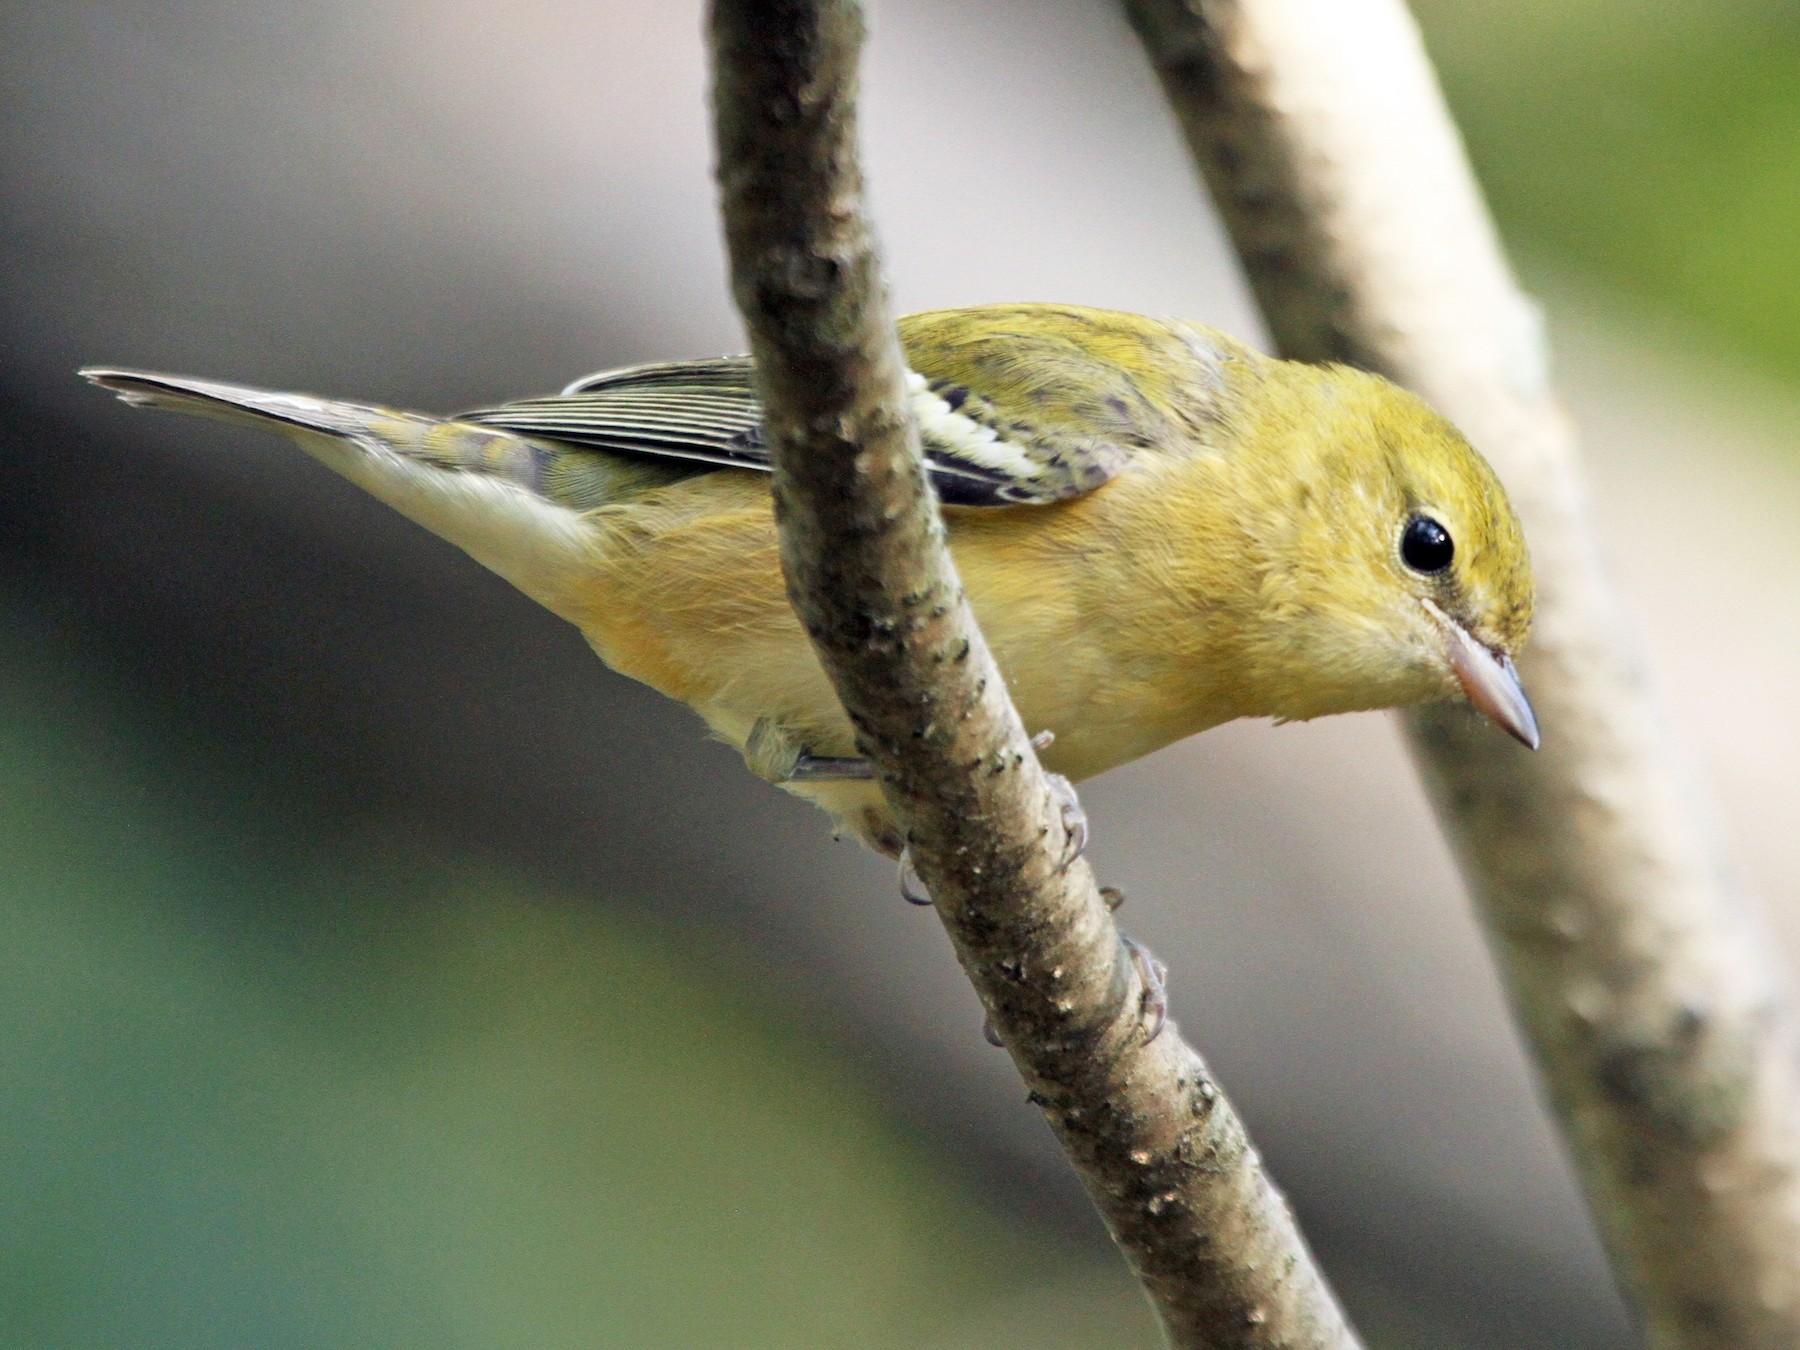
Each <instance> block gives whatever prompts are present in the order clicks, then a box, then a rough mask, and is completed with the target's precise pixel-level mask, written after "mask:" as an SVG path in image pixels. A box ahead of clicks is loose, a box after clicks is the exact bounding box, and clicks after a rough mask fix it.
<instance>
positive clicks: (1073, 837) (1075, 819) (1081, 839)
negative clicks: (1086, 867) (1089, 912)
mask: <svg viewBox="0 0 1800 1350" xmlns="http://www.w3.org/2000/svg"><path fill="white" fill-rule="evenodd" d="M1044 781H1045V782H1047V783H1049V784H1050V798H1051V800H1052V801H1054V802H1055V803H1056V808H1057V811H1058V812H1059V813H1060V815H1061V816H1062V827H1063V854H1062V866H1063V867H1064V868H1065V869H1066V868H1067V867H1068V866H1069V864H1070V863H1072V862H1074V861H1075V860H1076V859H1077V858H1079V857H1080V856H1081V855H1082V854H1083V853H1086V852H1087V846H1088V817H1087V809H1086V808H1085V807H1083V806H1082V804H1081V798H1079V797H1077V796H1076V795H1075V785H1074V784H1073V783H1071V782H1070V781H1069V780H1068V779H1067V778H1064V777H1063V776H1062V775H1061V774H1060V773H1047V774H1045V775H1044Z"/></svg>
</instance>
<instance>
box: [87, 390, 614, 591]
mask: <svg viewBox="0 0 1800 1350" xmlns="http://www.w3.org/2000/svg"><path fill="white" fill-rule="evenodd" d="M81 374H82V376H83V377H84V378H85V379H88V380H90V381H92V382H93V383H94V384H97V385H99V386H100V387H101V388H103V389H109V390H111V391H112V392H113V393H115V394H117V395H118V396H119V397H120V398H121V399H123V400H124V401H125V402H127V403H129V404H131V405H133V406H134V407H142V408H159V409H165V410H168V411H171V412H184V413H194V414H198V415H200V416H203V417H211V418H216V419H219V420H221V421H226V422H235V423H239V424H241V425H245V426H253V427H257V428H260V429H261V430H264V431H275V432H280V433H281V434H283V435H285V436H287V437H288V438H289V439H290V440H292V441H294V442H295V443H296V444H297V445H299V446H300V448H301V449H303V450H305V451H306V452H307V453H308V454H310V455H312V456H313V458H315V459H317V460H319V461H320V462H322V463H323V464H325V465H326V466H327V467H329V468H331V469H334V470H336V471H337V472H338V473H340V474H342V475H343V476H344V477H346V478H348V479H350V480H351V481H352V482H354V483H356V484H357V485H358V486H360V487H362V488H364V489H366V490H367V491H368V492H370V493H371V494H373V495H374V496H376V497H378V498H380V499H381V500H382V501H384V502H386V503H387V504H388V505H389V506H392V507H393V508H394V509H395V510H397V511H399V512H400V513H401V514H402V515H405V516H407V517H409V518H410V519H412V520H415V521H417V522H418V523H419V524H421V525H423V526H425V528H426V529H428V530H431V531H432V532H433V533H435V534H438V535H440V536H442V537H443V538H444V539H447V540H449V541H450V542H451V543H453V544H455V545H456V546H457V547H459V548H461V549H462V550H463V551H465V552H466V553H468V554H469V555H470V556H471V557H473V558H474V559H475V560H476V561H477V562H479V563H481V564H482V565H483V566H485V567H487V568H489V569H491V570H492V571H494V572H497V573H499V574H500V575H501V576H503V577H505V578H506V579H507V580H508V581H510V582H512V583H513V584H514V585H515V586H517V587H518V588H519V589H520V590H522V591H524V592H525V593H526V594H527V595H529V596H531V597H532V599H534V600H536V601H538V602H539V603H540V604H542V605H544V606H545V607H546V608H548V609H550V610H551V611H552V612H554V613H556V614H558V615H560V616H562V617H563V618H566V619H569V620H570V621H571V622H576V621H577V616H578V615H579V614H582V613H584V612H586V611H587V610H589V609H590V608H591V605H584V604H583V603H582V600H583V590H584V581H585V580H586V578H587V576H588V575H590V574H591V572H592V568H593V556H594V544H595V538H594V534H593V531H592V527H591V526H590V525H589V523H588V522H587V521H586V520H585V519H584V518H583V515H582V512H581V510H579V509H576V508H575V507H574V506H572V505H570V504H565V503H564V502H562V501H558V500H556V499H555V497H553V496H551V495H548V494H547V493H546V492H545V490H544V488H545V483H546V472H545V470H546V466H547V465H550V464H552V463H553V462H554V461H555V460H557V459H558V458H560V457H561V454H562V451H561V448H559V447H553V446H547V445H545V444H543V443H542V442H537V441H533V440H530V439H528V438H526V437H522V436H517V435H514V434H512V433H510V432H505V431H499V430H496V429H494V428H491V427H480V426H475V425H473V424H471V423H467V422H457V421H452V420H448V419H444V418H436V417H427V416H424V415H422V414H419V413H406V412H397V411H394V410H391V409H387V408H378V407H372V406H367V405H363V404H356V403H344V402H339V401H337V400H333V399H322V398H314V397H312V396H311V395H308V394H287V393H277V392H274V391H271V390H267V389H253V388H250V387H248V386H245V385H237V384H227V383H224V382H223V381H218V380H201V379H193V378H190V377H187V376H174V375H160V374H153V373H151V372H148V371H138V370H120V369H112V368H106V367H89V368H88V369H85V370H83V371H82V372H81ZM568 476H569V475H568V473H567V472H566V469H565V471H564V472H563V473H562V474H561V475H559V480H560V479H566V478H567V477H568ZM585 495H587V496H589V497H592V496H594V493H593V492H592V491H591V490H589V491H587V492H586V493H585ZM595 504H599V503H595ZM589 598H590V599H591V597H589Z"/></svg>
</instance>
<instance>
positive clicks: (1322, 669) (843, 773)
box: [87, 305, 1536, 851]
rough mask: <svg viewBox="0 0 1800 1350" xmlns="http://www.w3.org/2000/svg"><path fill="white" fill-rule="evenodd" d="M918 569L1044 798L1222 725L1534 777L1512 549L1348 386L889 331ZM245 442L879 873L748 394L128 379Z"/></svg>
mask: <svg viewBox="0 0 1800 1350" xmlns="http://www.w3.org/2000/svg"><path fill="white" fill-rule="evenodd" d="M901 335H902V339H903V342H904V345H905V348H906V354H907V358H908V362H909V364H910V366H911V368H912V370H913V371H914V372H915V375H914V376H913V380H912V388H913V407H914V412H915V414H916V416H917V418H918V420H919V424H920V429H921V435H922V438H923V440H924V442H925V446H926V449H927V457H928V460H929V461H930V468H931V473H932V477H933V480H934V482H935V483H936V484H937V485H938V488H939V491H940V494H941V495H942V496H943V498H944V500H945V502H946V505H945V507H944V510H945V513H946V520H947V524H948V533H949V539H950V546H951V550H952V552H953V554H954V556H955V559H956V565H957V567H958V570H959V571H960V573H961V575H962V578H963V581H964V584H965V586H966V588H967V590H968V594H969V598H970V600H971V602H972V604H973V606H974V609H975V613H976V616H977V618H978V619H979V620H980V623H981V626H982V629H983V631H984V632H985V633H986V635H987V638H988V641H989V643H990V644H991V645H992V647H993V650H994V654H995V657H996V659H997V661H998V663H999V665H1000V668H1001V670H1002V671H1003V672H1004V673H1005V675H1006V678H1007V682H1008V685H1009V687H1010V688H1011V691H1012V694H1013V698H1014V700H1015V702H1016V703H1017V704H1018V707H1019V711H1020V714H1021V715H1022V717H1023V718H1024V720H1025V723H1026V725H1027V726H1028V727H1030V728H1032V729H1033V730H1040V729H1041V730H1046V731H1050V732H1053V733H1054V734H1055V739H1054V742H1053V743H1052V744H1051V745H1050V746H1049V748H1048V749H1047V750H1046V752H1045V754H1044V759H1045V762H1046V764H1047V766H1048V767H1050V768H1051V769H1052V770H1054V771H1057V772H1060V773H1063V774H1066V775H1068V776H1069V777H1070V778H1072V779H1077V780H1079V779H1082V778H1086V777H1088V776H1091V775H1093V774H1096V773H1099V772H1101V771H1103V770H1105V769H1108V768H1111V767H1113V766H1114V765H1117V764H1122V763H1125V762H1126V761H1129V760H1131V759H1135V758H1137V757H1138V756H1140V755H1143V754H1146V753H1148V752H1150V751H1151V750H1154V749H1156V748H1158V747H1159V746H1162V745H1166V744H1168V743H1169V742H1171V741H1173V740H1176V739H1179V738H1181V737H1183V736H1187V735H1191V734H1193V733H1194V732H1197V731H1202V730H1204V729H1206V728H1207V727H1210V726H1215V725H1217V724H1218V723H1220V722H1224V721H1228V720H1230V719H1232V718H1237V717H1249V716H1270V717H1277V718H1308V717H1316V716H1320V715H1322V714H1326V713H1333V712H1344V711H1350V710H1353V709H1360V708H1375V707H1388V706H1394V705H1400V704H1408V703H1416V702H1422V701H1426V700H1430V699H1437V698H1444V697H1452V696H1456V695H1459V694H1460V695H1463V696H1466V697H1468V698H1469V699H1470V701H1471V702H1473V703H1474V704H1475V705H1476V706H1477V707H1479V708H1480V709H1481V710H1482V711H1483V712H1485V713H1487V714H1488V715H1489V716H1491V717H1493V718H1494V719H1495V720H1496V721H1498V722H1500V723H1501V724H1502V725H1503V726H1505V727H1506V728H1507V729H1508V730H1510V731H1512V732H1513V733H1514V734H1515V735H1517V736H1518V737H1519V738H1520V739H1523V740H1526V741H1528V742H1530V743H1533V744H1535V741H1536V728H1535V724H1534V723H1533V722H1532V720H1531V714H1530V709H1529V705H1527V704H1526V703H1525V700H1524V697H1523V694H1522V693H1521V692H1520V691H1519V688H1518V684H1517V680H1516V678H1515V677H1514V675H1513V672H1512V665H1511V659H1510V658H1511V655H1512V653H1514V652H1515V651H1516V650H1517V649H1518V647H1519V646H1520V644H1521V643H1522V642H1523V641H1524V639H1525V635H1526V630H1527V628H1528V626H1529V623H1530V616H1531V577H1530V570H1529V566H1528V563H1527V559H1526V552H1525V545H1524V539H1523V536H1522V534H1521V532H1520V529H1519V526H1518V522H1517V520H1516V518H1515V517H1514V515H1513V512H1512V509H1511V507H1510V506H1509V505H1508V503H1507V500H1506V496H1505V493H1504V492H1503V490H1502V489H1501V487H1500V484H1499V482H1498V481H1497V479H1496V478H1495V477H1494V474H1493V472H1492V471H1491V470H1490V469H1489V468H1488V466H1487V465H1486V464H1485V463H1484V462H1483V461H1482V459H1481V458H1480V456H1478V455H1477V454H1476V453H1475V452H1474V451H1473V450H1472V449H1471V448H1470V447H1469V446H1468V444H1467V443H1466V442H1465V441H1464V440H1463V438H1462V437H1461V436H1460V435H1458V434H1457V432H1456V431H1455V430H1454V429H1453V428H1452V427H1450V426H1449V424H1448V423H1446V422H1445V421H1443V419H1441V418H1440V417H1438V416H1437V415H1436V414H1435V413H1433V412H1432V411H1431V410H1430V409H1429V408H1427V407H1426V406H1425V405H1424V404H1423V403H1421V402H1419V401H1418V400H1417V399H1416V398H1414V397H1413V396H1411V395H1410V394H1407V393H1405V392H1404V391H1402V390H1400V389H1397V388H1396V387H1394V386H1393V385H1391V384H1388V383H1387V382H1385V381H1383V380H1380V379H1378V378H1376V377H1374V376H1370V375H1365V374H1362V373H1360V372H1356V371H1352V370H1347V369H1343V368H1339V367H1312V366H1305V365H1299V364H1295V363H1292V362H1284V361H1276V360H1272V359H1270V358H1267V357H1263V356H1260V355H1258V354H1256V353H1254V352H1251V351H1250V350H1248V349H1247V348H1245V347H1243V346H1241V345H1240V344H1238V343H1236V342H1233V341H1232V340H1231V339H1229V338H1226V337H1224V336H1222V335H1220V334H1218V333H1215V332H1212V331H1210V330H1206V329H1202V328H1199V327H1197V326H1193V325H1188V324H1183V323H1175V322H1163V321H1158V320H1151V319H1145V318H1140V317H1137V316H1134V315H1126V314H1115V313H1110V312H1106V311H1098V310H1086V309H1077V308H1073V307H1066V306H1049V305H1009V306H993V307H988V308H983V309H969V310H946V311H938V312H935V313H929V314H921V315H913V316H911V317H909V318H907V319H904V320H902V321H901ZM87 373H88V374H89V376H90V378H93V379H95V380H96V381H97V382H99V383H101V384H104V385H106V386H107V387H109V388H113V389H116V390H118V391H119V392H120V393H121V394H123V395H124V396H125V397H126V398H127V399H129V400H131V401H134V402H142V403H149V404H154V405H158V406H166V407H174V408H179V409H182V410H186V411H195V412H202V413H208V414H211V415H215V416H223V417H228V418H232V419H235V420H247V421H251V422H257V423H262V424H265V425H268V426H270V427H271V428H272V429H274V430H279V431H282V432H284V433H286V434H288V435H289V436H291V437H292V438H293V439H295V440H296V441H298V442H299V443H300V444H301V445H302V446H303V447H304V448H305V449H307V450H308V451H309V452H310V453H312V454H314V455H316V456H317V457H319V458H320V459H322V460H324V461H325V462H326V463H328V464H330V465H331V466H332V467H334V468H336V469H338V470H339V471H340V472H342V473H344V474H345V475H346V476H348V477H350V478H352V479H353V480H354V481H356V482H358V483H360V484H362V486H364V487H365V488H367V489H369V490H370V491H371V492H373V493H374V494H375V495H377V496H379V497H381V498H383V500H386V501H388V502H390V503H391V504H392V505H394V506H396V507H397V508H398V509H400V510H401V511H403V512H405V513H406V514H407V515H409V516H412V517H413V518H414V519H416V520H418V521H420V522H421V523H422V524H425V525H426V526H428V527H429V528H431V529H433V530H435V531H437V532H438V533H439V534H441V535H443V536H444V537H445V538H447V539H449V540H451V541H452V542H453V543H456V544H458V545H460V546H462V547H463V548H464V549H466V550H467V551H468V552H469V553H471V554H472V555H473V556H474V557H476V558H477V559H478V560H480V561H481V562H483V563H484V564H486V565H487V566H489V567H491V568H493V569H494V570H495V571H497V572H499V573H500V574H501V575H503V576H506V577H507V578H509V579H510V580H512V581H513V582H515V584H517V585H518V586H519V587H520V588H521V589H523V590H524V591H526V593H527V594H530V595H532V596H533V597H534V598H536V599H538V600H539V601H541V602H542V603H544V604H545V605H547V606H549V607H550V608H551V609H552V610H554V611H555V612H556V613H558V614H560V615H561V616H562V617H564V618H566V619H568V620H569V621H570V622H572V623H574V624H575V625H576V626H577V627H578V628H580V630H581V631H582V633H583V634H584V635H586V637H587V639H588V641H589V642H590V643H591V644H592V645H593V647H594V649H595V650H596V651H597V652H598V653H599V654H600V656H601V657H602V658H603V659H604V660H605V661H606V662H607V663H608V664H609V665H611V666H612V667H614V668H615V669H617V670H619V671H621V672H623V673H624V674H626V675H630V676H632V677H633V678H635V679H639V680H642V681H644V682H645V683H646V684H649V685H651V686H652V687H654V688H656V689H659V690H661V691H662V692H664V693H666V694H668V695H670V696H671V697H674V698H677V699H680V700H681V701H682V702H684V703H687V704H688V705H690V706H691V707H693V708H694V709H695V710H696V711H697V712H699V713H700V715H701V716H702V717H704V718H705V719H706V721H707V723H708V724H709V725H710V726H711V727H712V729H713V730H714V731H715V732H716V733H717V734H718V735H719V736H721V737H722V738H723V739H725V740H727V741H729V742H730V743H731V744H733V745H735V746H737V747H738V748H739V749H740V750H745V751H746V758H747V759H748V760H749V761H750V763H751V766H752V768H754V769H756V770H757V771H758V772H760V773H762V774H763V775H764V776H765V777H770V778H773V779H776V780H777V781H781V782H782V784H783V786H786V787H788V788H789V789H790V790H792V791H795V792H799V793H801V794H803V795H805V796H808V797H810V798H812V799H813V800H815V801H817V802H819V803H820V804H821V805H822V806H824V807H825V808H826V809H827V810H829V811H830V812H831V813H832V814H833V815H834V816H835V817H837V818H838V819H839V820H840V821H841V822H842V823H843V824H844V825H846V826H847V827H848V828H849V829H851V830H853V831H854V832H856V833H857V834H859V835H861V836H862V837H863V838H865V839H866V840H868V841H869V842H870V843H872V844H874V845H876V846H877V847H880V848H883V849H886V850H888V851H892V850H893V847H894V841H895V835H894V831H893V828H892V825H891V822H890V821H889V820H888V818H887V814H886V810H885V807H884V806H883V804H882V801H881V798H880V794H879V791H878V790H877V789H876V787H875V785H874V784H873V783H872V782H870V781H868V780H867V779H866V778H858V777H856V776H855V774H856V772H857V766H856V764H855V763H854V762H847V761H850V759H851V757H853V756H854V755H855V745H854V742H853V738H852V735H851V731H850V727H849V724H848V722H847V721H846V719H845V717H844V714H843V712H842V710H841V709H840V708H839V706H838V703H837V700H836V697H835V696H834V694H833V693H832V691H831V688H830V685H829V684H828V683H827V681H826V679H825V676H824V674H823V672H822V671H821V670H820V668H819V666H818V663H817V661H816V660H815V659H814V656H813V653H812V649H811V647H810V645H809V644H808V642H807V639H806V636H805V634H804V632H803V631H802V630H801V628H800V626H799V624H798V622H797V621H796V619H795V617H794V615H793V612H792V611H791V610H790V608H789V607H788V603H787V599H786V596H785V593H784V590H783V586H782V580H781V575H780V567H779V562H778V554H777V546H776V536H775V527H774V521H773V518H772V513H771V510H770V498H769V492H768V481H767V478H766V476H765V475H764V474H763V473H762V472H760V470H761V469H763V468H766V465H767V455H766V449H765V447H764V446H763V443H762V440H761V432H760V419H759V415H758V410H757V406H756V401H755V395H754V387H753V382H752V379H751V372H750V370H749V367H748V364H747V363H746V362H744V361H742V360H730V359H726V360H719V361H706V362H689V363H680V364H674V365H668V366H648V367H636V368H633V369H632V370H630V371H624V372H614V373H610V374H606V375H601V376H596V377H593V378H591V379H589V380H586V381H582V382H580V383H579V384H577V385H574V386H571V388H570V390H569V391H566V392H565V394H563V395H561V396H557V397H555V398H548V399H536V400H528V401H524V402H521V403H518V404H511V405H507V406H505V407H501V408H497V409H489V410H485V411H482V412H477V413H471V414H465V415H463V416H462V417H461V418H456V419H437V418H426V417H420V416H417V415H413V414H403V413H394V412H391V411H388V410H384V409H375V408H367V407H362V406H359V405H354V404H344V403H334V402H328V401H325V400H319V399H312V398H308V397H306V396H302V395H283V394H269V393H264V392H262V391H257V390H250V389H243V388H240V387H237V386H231V385H220V384H214V383H211V382H208V381H200V380H187V379H175V378H171V377H167V376H158V375H147V374H141V373H137V372H128V371H90V372H87Z"/></svg>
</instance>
